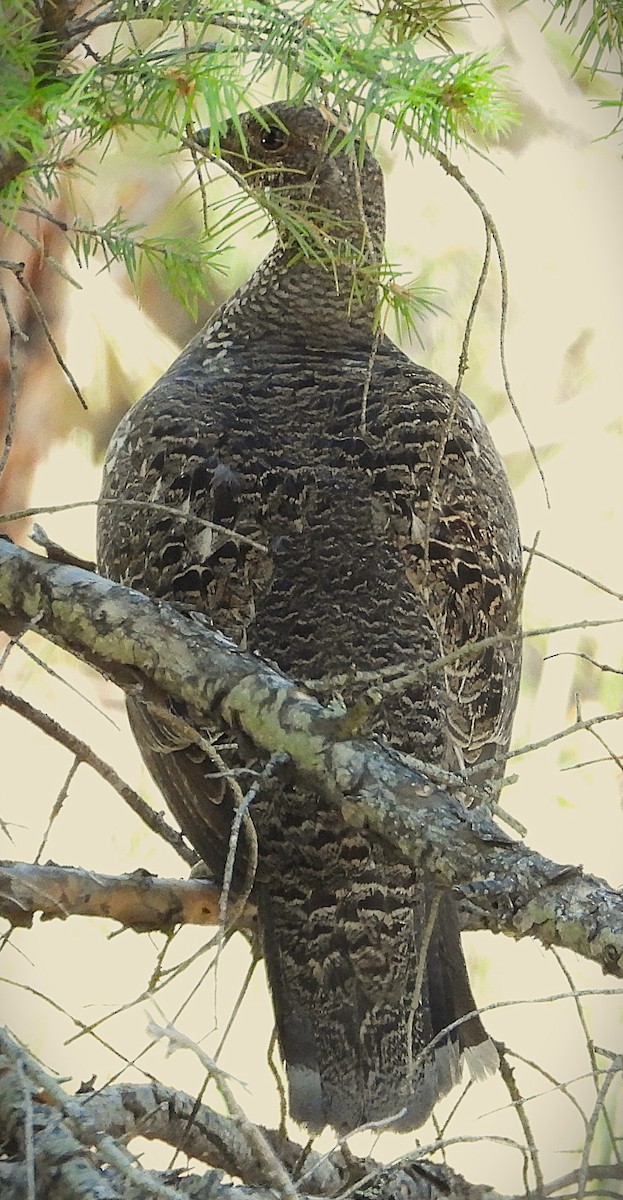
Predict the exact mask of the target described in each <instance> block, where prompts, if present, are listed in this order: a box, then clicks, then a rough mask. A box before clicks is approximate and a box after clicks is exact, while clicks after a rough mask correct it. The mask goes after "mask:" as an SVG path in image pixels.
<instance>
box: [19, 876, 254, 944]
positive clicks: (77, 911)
mask: <svg viewBox="0 0 623 1200" xmlns="http://www.w3.org/2000/svg"><path fill="white" fill-rule="evenodd" d="M219 902H220V887H219V886H217V884H215V883H212V882H211V881H210V880H204V879H160V878H158V877H157V876H156V875H152V874H150V872H149V871H145V870H143V869H142V868H141V869H139V870H138V871H133V872H132V873H131V874H130V875H116V876H115V875H99V874H97V873H96V872H95V871H86V870H83V869H81V868H78V867H59V866H57V865H56V863H47V864H46V865H45V866H40V865H39V864H38V863H35V864H31V863H17V862H6V861H5V862H0V916H1V917H5V918H6V919H7V920H8V921H10V922H11V924H12V925H20V926H25V927H29V926H30V925H32V922H33V918H34V915H35V913H38V912H40V913H42V914H43V917H44V919H45V920H51V919H52V918H53V917H60V918H61V919H64V918H65V917H70V916H78V915H79V916H83V917H108V918H109V919H110V920H111V921H119V922H120V923H121V924H122V925H124V926H125V927H126V928H127V929H134V930H135V931H136V932H137V933H148V932H153V931H155V930H160V931H161V932H163V933H170V932H171V930H172V929H173V928H174V927H175V926H176V925H218V922H219ZM254 911H255V910H254V908H253V905H251V904H248V905H247V907H246V909H245V922H241V921H240V917H239V916H237V920H236V924H237V925H240V924H241V923H250V922H251V921H252V919H253V915H254Z"/></svg>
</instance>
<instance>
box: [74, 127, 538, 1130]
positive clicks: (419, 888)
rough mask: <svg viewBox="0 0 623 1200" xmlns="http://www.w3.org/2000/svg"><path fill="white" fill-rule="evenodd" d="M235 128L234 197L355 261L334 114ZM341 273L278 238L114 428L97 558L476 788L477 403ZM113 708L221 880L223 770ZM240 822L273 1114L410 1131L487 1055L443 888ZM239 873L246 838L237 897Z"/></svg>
mask: <svg viewBox="0 0 623 1200" xmlns="http://www.w3.org/2000/svg"><path fill="white" fill-rule="evenodd" d="M241 123H242V129H243V130H244V135H245V139H244V142H243V141H241V139H240V134H239V130H238V129H237V128H236V127H234V126H233V125H231V126H229V127H228V129H227V130H226V132H225V135H224V137H223V138H222V139H221V154H222V156H223V158H224V159H226V160H227V161H228V162H229V163H230V164H233V165H234V166H236V167H237V169H238V170H240V171H241V173H243V174H245V173H246V174H247V176H248V179H249V182H250V183H251V184H252V186H253V187H254V188H258V189H259V188H261V187H271V188H273V189H274V188H276V187H277V188H279V189H280V192H279V195H280V197H281V198H282V201H283V202H286V201H291V202H293V203H297V204H299V205H301V204H308V205H311V206H312V207H313V211H314V213H315V212H317V211H320V210H321V211H322V212H323V213H324V214H325V226H324V228H325V230H326V234H327V236H328V237H334V238H335V237H338V242H336V244H339V240H340V239H341V241H342V242H343V241H344V240H345V239H346V240H348V242H349V244H350V245H351V246H352V247H363V248H364V249H363V257H364V259H365V260H366V261H368V263H371V264H372V265H374V264H375V263H376V262H377V260H378V255H379V253H380V248H381V246H382V242H383V238H384V197H383V179H382V174H381V171H380V168H379V166H378V163H377V162H376V159H375V158H374V157H373V155H372V154H371V153H370V151H369V150H366V151H365V154H364V155H363V156H360V157H359V160H356V159H354V158H352V157H351V156H349V155H348V154H346V153H345V152H343V153H337V154H335V155H333V154H332V153H331V146H330V142H331V137H332V135H333V134H334V132H335V127H334V123H333V119H332V118H331V116H330V114H328V113H327V112H326V111H325V110H323V109H319V108H316V107H314V106H311V105H307V106H304V107H302V108H299V109H294V108H291V107H289V106H288V105H285V104H276V105H271V106H269V107H267V108H266V109H264V110H262V112H260V113H259V114H246V115H245V116H243V117H242V119H241ZM332 223H333V224H332ZM336 231H337V233H336ZM356 263H357V256H353V255H351V256H350V257H349V256H348V255H346V256H344V258H343V260H340V261H338V263H337V265H335V266H334V269H333V270H331V271H329V270H327V269H326V266H325V265H323V264H322V262H319V261H317V260H314V259H309V258H305V257H304V256H302V255H301V254H300V252H298V250H297V248H296V246H295V245H293V244H292V243H291V241H289V240H288V235H287V230H285V229H284V230H282V231H281V238H280V241H279V243H278V245H277V247H276V249H275V250H274V251H273V252H272V253H271V254H270V255H269V256H268V258H267V259H266V260H265V261H264V262H263V263H262V264H261V265H260V267H259V268H258V270H257V271H256V273H255V275H254V276H253V277H252V278H251V279H250V280H249V281H248V283H247V284H245V285H244V286H243V287H242V288H241V289H240V290H239V291H238V292H237V293H236V294H235V295H234V296H233V297H232V299H231V300H230V301H228V302H227V304H226V305H224V307H223V308H222V309H221V310H220V311H219V312H218V313H217V314H215V316H214V317H213V318H212V319H211V320H210V321H209V322H208V324H207V326H206V327H205V329H203V330H202V331H201V332H200V333H199V334H198V335H197V336H196V337H195V339H194V340H193V341H192V342H191V343H190V345H189V346H188V347H187V348H186V349H185V350H184V351H183V352H182V353H181V355H180V356H179V358H178V359H177V360H176V362H175V363H174V364H173V365H172V367H171V368H170V369H169V371H168V372H167V373H166V374H165V375H164V376H163V377H162V379H160V380H159V381H158V382H157V383H156V384H155V386H154V387H153V388H152V389H151V390H150V391H149V392H148V393H147V394H146V395H145V396H144V397H143V398H142V400H140V401H139V402H138V404H137V405H135V407H134V408H133V409H132V410H131V411H130V412H129V413H128V414H127V415H126V417H125V418H124V419H123V420H122V422H121V424H120V426H119V427H118V429H117V431H116V433H115V435H114V436H113V439H112V442H111V445H110V448H109V451H108V456H107V461H106V466H105V473H104V482H103V488H102V496H103V497H104V498H105V499H106V500H114V499H115V498H118V499H123V500H124V501H125V502H127V501H132V500H137V501H141V502H142V503H144V502H145V501H149V502H151V503H153V505H154V508H153V509H152V510H147V511H146V510H145V508H143V507H142V508H137V509H132V507H131V506H126V505H124V508H123V510H122V517H120V516H119V515H118V513H117V512H115V510H114V507H112V506H109V505H108V504H107V505H105V506H102V507H101V508H100V510H99V527H98V555H99V563H100V568H101V570H102V571H103V573H104V574H106V575H108V576H109V577H111V578H114V579H116V580H118V581H120V582H123V583H126V584H128V585H131V586H133V587H138V588H140V589H142V590H144V591H145V592H147V593H149V594H150V595H152V596H155V597H161V598H165V599H167V600H173V601H176V602H178V603H180V604H182V605H183V606H184V607H185V608H186V609H188V610H191V611H198V612H200V613H202V614H203V615H204V617H205V618H207V619H209V620H211V621H212V622H213V623H214V625H215V626H216V627H218V628H219V629H221V630H222V631H223V632H225V633H226V634H228V635H229V636H230V637H233V638H234V639H235V640H236V641H237V642H238V643H239V644H240V645H242V646H245V647H246V648H248V649H249V650H251V651H256V652H257V653H258V654H261V655H262V657H263V658H265V659H268V660H269V661H272V662H274V663H276V664H277V665H278V666H279V668H280V669H281V670H283V671H284V672H286V673H287V674H289V675H291V676H292V677H293V678H295V679H297V680H299V681H301V682H303V683H304V682H305V681H309V680H316V681H318V680H322V679H324V680H329V681H330V680H331V679H333V678H336V677H337V678H340V679H341V680H342V683H341V684H340V691H341V694H342V696H343V699H344V701H345V703H346V704H347V705H349V706H350V705H354V704H355V703H357V701H361V700H364V701H367V702H368V711H369V717H368V720H367V725H366V732H367V733H368V734H369V735H371V736H374V737H377V738H381V739H383V740H384V741H385V742H387V743H388V744H390V745H391V746H393V747H395V748H396V749H397V750H399V751H400V752H402V753H404V754H408V755H414V756H416V757H417V758H419V759H421V760H425V761H427V762H429V763H431V764H435V765H440V766H445V767H449V768H451V769H458V768H459V767H460V766H462V765H463V764H467V765H473V764H481V765H482V772H481V777H482V778H483V779H486V778H492V777H494V776H496V775H499V773H500V768H499V766H498V765H496V764H492V763H490V762H489V760H490V759H492V758H495V756H496V755H497V754H499V753H503V752H504V751H505V749H506V748H507V747H508V742H509V738H510V732H511V724H512V719H513V713H514V709H515V704H516V699H517V689H518V681H519V670H520V640H519V637H518V633H519V611H518V610H519V597H520V590H521V588H520V585H521V562H520V544H519V534H518V528H517V518H516V513H515V507H514V504H513V499H512V496H511V493H510V489H509V485H508V480H507V477H506V473H505V470H504V467H503V464H502V462H501V460H500V457H499V455H498V453H497V451H496V450H495V447H494V445H493V442H492V440H491V437H490V435H489V433H488V430H487V428H486V426H485V424H484V422H483V420H482V418H481V417H480V415H479V413H478V411H477V409H476V408H475V407H474V405H473V404H472V403H471V402H470V401H469V400H468V399H467V398H466V397H465V396H463V395H458V394H456V393H455V389H454V388H452V387H451V386H450V385H449V384H447V383H446V382H445V381H444V380H443V379H441V378H440V377H439V376H438V375H435V374H434V373H433V372H431V371H429V370H427V369H426V368H424V367H422V366H418V365H417V364H415V363H414V362H412V361H411V360H410V359H409V358H407V357H406V356H405V355H404V354H403V353H402V352H401V351H400V350H399V349H398V348H397V347H396V346H395V345H394V344H393V343H392V342H391V341H390V340H389V339H388V338H385V337H378V336H377V334H376V333H375V330H374V315H375V306H376V300H377V296H376V287H375V286H374V284H373V283H371V282H370V278H371V276H370V273H368V275H367V276H366V277H365V279H364V281H363V283H362V282H361V280H360V279H355V278H354V275H356V273H357V266H356ZM354 264H355V265H354ZM355 285H356V286H355ZM496 634H499V635H503V636H502V637H501V639H500V640H499V642H497V643H494V644H493V645H487V646H486V647H483V648H482V649H476V650H472V651H471V653H465V649H466V648H469V647H470V645H473V644H475V643H478V642H480V641H481V640H482V639H485V638H491V637H492V635H496ZM457 651H463V655H462V656H458V657H454V658H453V657H452V656H453V655H456V652H457ZM448 656H450V657H449V661H448V662H446V664H445V666H444V667H443V668H442V669H440V668H439V667H437V668H435V664H436V663H437V662H438V660H439V659H440V658H441V657H444V658H445V657H448ZM401 672H402V673H403V674H404V676H405V680H404V683H403V684H402V685H400V686H392V687H391V688H385V687H384V684H385V681H386V680H387V678H388V673H389V674H391V675H392V676H393V677H395V675H396V674H397V673H401ZM371 679H372V680H373V681H374V686H373V687H372V689H371V684H370V680H371ZM344 680H346V682H345V683H344ZM371 690H372V693H373V697H374V701H373V703H370V695H371ZM323 694H324V693H323ZM129 709H130V718H131V722H132V726H133V729H134V732H135V735H136V737H137V740H138V744H139V747H140V749H141V752H142V754H143V756H144V758H145V761H146V763H147V765H148V767H149V769H150V771H151V773H152V774H153V776H154V779H155V780H156V782H157V783H158V785H159V787H160V788H161V790H162V793H163V795H164V797H165V798H166V800H167V802H168V804H169V806H170V807H171V809H172V811H173V812H174V813H175V815H176V817H177V819H178V820H179V822H180V825H181V827H182V829H183V830H184V831H185V832H186V834H187V836H188V837H189V838H190V840H191V841H192V842H193V844H194V845H195V847H196V849H197V850H198V852H199V853H200V854H201V855H202V856H203V857H204V859H205V860H206V862H207V863H208V864H209V866H210V867H211V868H212V870H213V871H214V872H215V874H216V875H217V877H221V878H222V874H223V869H224V863H225V858H226V854H227V846H228V840H229V831H230V826H231V821H232V815H233V801H232V797H231V794H230V789H229V788H228V786H227V783H226V780H224V779H223V777H222V775H221V776H219V775H218V772H216V771H215V767H214V763H213V762H211V761H210V759H209V758H208V757H206V755H204V754H203V753H202V752H201V751H200V750H198V749H197V747H196V746H194V745H192V744H185V743H184V741H183V739H182V740H181V741H180V739H179V735H177V734H176V733H174V732H172V730H171V729H168V728H167V727H166V722H163V721H159V722H155V721H154V718H153V716H152V715H151V714H150V712H149V711H148V709H147V708H146V707H145V706H144V705H142V704H141V702H140V701H139V700H136V699H134V700H132V701H131V702H130V704H129ZM175 711H176V713H178V714H179V713H181V715H187V714H185V713H183V711H182V710H181V709H179V708H177V709H176V710H175ZM204 732H206V733H207V734H208V735H209V736H211V737H212V738H213V739H214V744H215V747H216V748H217V749H218V750H219V753H220V754H221V757H222V759H223V761H224V762H225V765H226V766H227V767H236V766H240V765H246V766H254V765H257V764H256V755H255V752H254V750H253V748H252V747H250V746H249V745H248V744H246V743H245V741H244V739H242V738H238V739H237V740H235V741H234V742H232V735H231V731H228V732H227V734H226V735H225V734H224V733H223V731H222V730H220V729H218V728H217V727H214V728H210V729H206V730H205V731H204ZM251 815H252V819H253V822H254V825H255V828H256V830H257V836H258V842H259V867H258V872H257V879H256V884H255V888H256V893H257V898H258V906H259V914H260V924H261V931H262V937H263V944H264V953H265V958H266V964H267V972H268V978H269V983H270V987H271V991H272V996H273V1002H274V1008H275V1017H276V1022H277V1031H278V1036H279V1043H280V1048H281V1053H282V1056H283V1058H284V1061H285V1065H286V1069H287V1074H288V1082H289V1090H290V1110H291V1115H292V1116H293V1117H294V1118H295V1119H296V1120H298V1121H300V1122H301V1123H303V1124H305V1125H306V1126H307V1127H308V1128H309V1129H310V1130H312V1131H315V1130H318V1129H321V1128H322V1127H323V1126H324V1125H325V1124H331V1125H332V1126H333V1127H334V1128H335V1129H337V1130H338V1131H340V1132H346V1131H349V1130H352V1129H353V1128H355V1127H356V1126H358V1125H359V1124H361V1123H363V1122H365V1121H369V1120H383V1119H389V1118H391V1117H394V1116H395V1115H396V1114H398V1113H400V1114H401V1116H400V1118H399V1120H398V1122H397V1126H398V1127H400V1128H413V1127H417V1126H419V1125H420V1124H421V1123H422V1122H423V1121H424V1120H425V1119H426V1117H427V1116H428V1114H429V1113H430V1111H431V1109H432V1107H433V1105H434V1103H435V1102H436V1100H437V1098H438V1097H439V1096H440V1095H443V1094H444V1093H445V1092H446V1091H448V1089H449V1088H450V1087H451V1086H452V1085H453V1083H455V1082H456V1081H457V1080H458V1078H459V1077H460V1071H461V1062H462V1059H463V1057H465V1056H466V1057H467V1058H469V1059H470V1061H471V1063H472V1067H473V1070H474V1073H475V1074H478V1073H479V1071H480V1070H481V1068H482V1067H483V1064H484V1066H485V1067H486V1066H487V1065H488V1066H489V1067H490V1066H491V1065H492V1064H493V1062H494V1061H495V1054H494V1052H493V1048H492V1045H491V1043H490V1042H489V1040H488V1038H487V1034H486V1032H485V1030H484V1028H483V1026H482V1024H481V1022H480V1019H479V1018H478V1017H477V1016H473V1017H471V1018H469V1019H468V1020H466V1021H464V1022H463V1023H462V1024H460V1025H459V1026H458V1027H457V1028H455V1029H454V1030H453V1031H452V1032H451V1033H449V1034H447V1035H445V1036H444V1035H443V1030H444V1029H445V1028H446V1027H447V1026H448V1025H449V1024H452V1022H454V1021H457V1020H460V1018H461V1017H463V1016H465V1015H466V1014H467V1013H470V1012H472V1010H473V1009H474V1001H473V997H472V993H471V990H470V985H469V980H468V977H467V971H466V967H465V962H464V959H463V955H462V951H461V946H460V938H459V932H458V922H457V914H456V909H455V903H454V900H453V899H452V897H451V896H449V895H444V896H442V897H441V898H439V897H435V895H434V893H433V892H432V891H431V889H430V888H427V887H425V886H424V885H423V884H422V882H421V880H419V879H418V878H417V876H416V874H415V873H414V871H413V870H412V869H411V868H409V867H408V866H407V865H406V864H404V863H401V862H398V861H397V860H396V858H395V856H394V855H392V854H391V853H390V851H389V850H388V849H387V848H386V847H384V846H382V845H381V844H379V843H376V842H374V841H373V840H372V839H371V838H369V837H368V836H366V834H365V833H364V832H361V831H354V830H350V829H346V828H344V827H343V826H342V824H341V822H340V820H339V817H338V816H337V814H336V813H334V812H333V810H332V809H331V807H330V806H329V805H328V804H327V803H326V802H324V801H323V800H322V799H321V798H320V797H319V796H316V795H314V794H313V793H310V792H308V791H306V790H305V789H303V788H301V787H300V786H298V785H296V784H295V783H293V782H291V781H288V780H285V779H281V778H279V779H273V780H272V781H271V782H270V783H269V784H268V785H267V787H266V788H265V789H263V790H262V792H261V793H260V795H259V797H258V799H257V800H256V801H255V802H254V804H253V808H252V814H251ZM244 870H245V844H244V838H243V839H242V842H241V846H240V849H239V853H238V859H237V865H236V873H235V875H234V883H235V885H237V886H241V880H242V878H243V875H244ZM435 914H436V915H435ZM422 960H424V961H422ZM438 1035H441V1036H438ZM431 1042H433V1046H432V1047H431V1048H429V1046H430V1043H431Z"/></svg>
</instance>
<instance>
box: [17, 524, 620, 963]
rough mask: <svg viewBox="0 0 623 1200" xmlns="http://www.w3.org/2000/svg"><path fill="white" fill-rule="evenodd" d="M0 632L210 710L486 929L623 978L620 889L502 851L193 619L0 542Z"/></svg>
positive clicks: (434, 792) (457, 806) (480, 812)
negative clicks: (568, 952)
mask: <svg viewBox="0 0 623 1200" xmlns="http://www.w3.org/2000/svg"><path fill="white" fill-rule="evenodd" d="M0 622H3V623H4V625H5V627H6V628H8V629H10V630H11V631H12V632H15V630H16V629H21V628H25V627H26V626H27V625H29V626H31V627H32V625H33V622H34V623H35V627H36V629H37V632H39V633H40V634H42V635H43V636H44V637H46V638H48V639H50V640H51V641H54V642H55V643H56V644H57V645H59V646H62V647H63V648H64V649H66V650H68V651H70V652H71V653H73V654H76V655H77V656H78V657H80V658H81V659H83V660H84V661H85V662H89V663H90V664H91V665H92V666H94V667H96V668H97V669H98V670H100V671H102V672H103V673H104V674H105V675H107V676H108V677H109V678H111V679H114V680H115V682H116V683H118V684H119V685H120V686H121V687H123V688H125V689H126V690H127V691H131V692H134V693H136V692H137V691H139V690H142V692H143V694H144V696H145V698H146V699H149V700H150V701H151V702H154V703H157V702H161V703H164V701H165V698H166V697H168V696H170V697H172V698H173V699H174V700H178V701H181V702H183V703H184V704H186V705H187V706H189V708H190V710H191V712H192V713H193V714H194V715H195V716H196V717H197V718H199V717H200V716H201V715H204V716H205V714H207V713H211V714H212V719H215V718H217V719H220V720H222V721H223V722H224V723H225V724H226V725H228V726H230V727H231V728H233V729H235V730H236V729H239V730H242V731H244V733H245V734H246V735H247V736H248V737H249V738H251V740H252V741H253V742H254V744H255V745H256V746H257V747H258V749H260V750H261V751H264V752H265V753H266V754H272V753H275V752H277V753H283V754H287V755H288V757H289V759H290V762H291V766H292V770H293V771H294V773H295V774H296V776H297V777H298V778H300V779H301V780H302V781H303V782H305V783H306V784H307V785H309V786H312V787H313V788H314V789H315V790H317V791H319V792H321V793H322V794H323V795H324V796H326V797H327V798H328V799H329V800H330V801H331V802H332V803H334V804H335V805H336V806H337V807H339V808H340V810H341V813H342V816H343V819H344V821H345V822H346V823H347V824H348V825H350V826H355V827H359V828H362V827H366V828H367V829H369V830H370V831H371V832H372V833H373V834H376V835H377V836H378V837H380V838H382V839H383V840H384V841H386V842H388V843H390V844H391V845H392V846H393V847H394V848H395V850H396V852H397V853H398V854H399V855H400V856H401V857H402V858H403V859H405V860H407V861H409V862H410V863H412V864H413V866H414V867H415V868H416V869H417V870H418V871H419V872H421V874H422V877H423V878H425V879H427V880H429V881H430V882H431V883H436V884H439V885H441V886H446V887H460V888H461V891H462V893H463V895H465V896H466V897H467V898H468V900H469V903H470V905H472V906H475V907H477V908H478V910H479V912H481V913H482V914H483V920H484V923H485V924H486V926H487V927H488V928H491V929H495V930H497V931H500V932H504V933H507V934H511V935H512V936H515V937H519V936H521V937H523V936H526V935H530V936H533V937H536V938H538V939H539V940H540V941H541V942H542V943H543V944H544V945H546V946H549V945H553V944H555V945H558V946H564V947H567V948H569V949H572V950H574V951H576V953H578V954H581V955H582V956H583V957H585V958H589V959H592V960H593V961H595V962H598V963H600V965H601V966H602V968H603V970H604V971H605V972H606V973H608V974H612V975H617V976H619V977H623V893H621V892H620V891H616V890H615V889H613V888H610V887H609V886H608V885H607V884H606V883H605V882H604V881H603V880H600V879H597V878H595V877H593V876H590V875H584V874H583V873H582V872H581V870H580V869H579V868H577V867H569V866H564V865H561V864H558V863H555V862H552V861H551V860H549V859H547V858H545V857H543V856H542V855H540V854H537V853H536V852H535V851H532V850H530V849H529V848H528V847H526V846H525V845H524V844H523V843H522V842H513V841H511V839H510V838H509V837H507V835H506V834H504V833H503V832H502V830H500V829H499V827H498V826H497V825H496V824H495V822H494V821H493V820H492V819H491V817H490V816H489V814H488V813H487V811H486V809H485V808H484V807H477V808H474V809H471V810H466V809H465V808H464V806H463V805H462V804H461V802H460V796H459V797H458V798H457V797H455V796H451V795H449V794H448V793H447V792H444V791H442V789H441V788H439V787H438V786H436V785H435V784H434V783H432V782H431V781H430V780H429V779H427V778H426V776H425V775H424V774H422V773H421V772H420V771H416V770H414V769H413V768H411V767H409V766H408V765H407V764H406V763H405V762H404V761H403V760H402V759H401V758H400V757H399V756H397V755H395V754H393V753H391V752H390V751H389V750H388V749H385V748H383V747H381V746H379V745H378V744H376V743H374V742H366V741H364V740H362V739H359V738H352V737H350V736H346V737H345V736H344V732H345V728H347V727H348V724H349V718H348V714H347V716H346V719H345V721H342V719H341V718H340V717H339V716H336V715H335V713H334V712H332V711H331V709H330V708H324V707H323V706H322V705H321V704H319V703H318V702H317V701H316V700H314V699H312V698H311V697H310V696H308V695H306V694H305V693H304V692H303V691H302V690H301V689H300V688H298V687H297V686H296V685H295V684H294V683H292V682H291V681H290V680H288V679H286V678H285V677H284V676H283V675H281V674H279V672H277V671H275V670H274V669H272V668H270V667H268V666H266V665H265V664H263V663H262V662H261V661H260V660H259V659H256V658H255V657H254V656H252V655H249V654H246V653H244V652H242V651H241V650H239V649H238V648H237V647H236V646H234V645H233V643H232V642H230V641H229V640H228V639H227V638H225V637H223V636H222V635H221V634H219V633H217V632H214V631H212V630H209V629H207V628H206V627H205V624H204V623H203V622H202V621H201V620H199V619H193V618H192V617H187V616H182V615H180V614H179V613H178V612H177V611H176V610H175V609H174V608H173V607H172V606H171V605H168V604H165V603H164V602H162V601H152V600H149V599H148V598H146V597H145V596H142V595H141V594H140V593H139V592H136V591H132V590H131V589H128V588H123V587H121V586H120V585H118V584H113V583H110V582H109V581H108V580H104V579H101V578H100V577H98V576H96V575H93V574H91V573H90V572H88V571H82V570H80V569H78V568H75V567H71V566H67V565H64V564H57V563H51V562H48V561H46V560H44V559H42V558H40V557H39V556H37V555H34V554H32V553H29V552H28V551H26V550H22V549H20V548H18V547H16V546H14V545H13V544H12V543H11V542H9V541H8V539H4V540H0Z"/></svg>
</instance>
